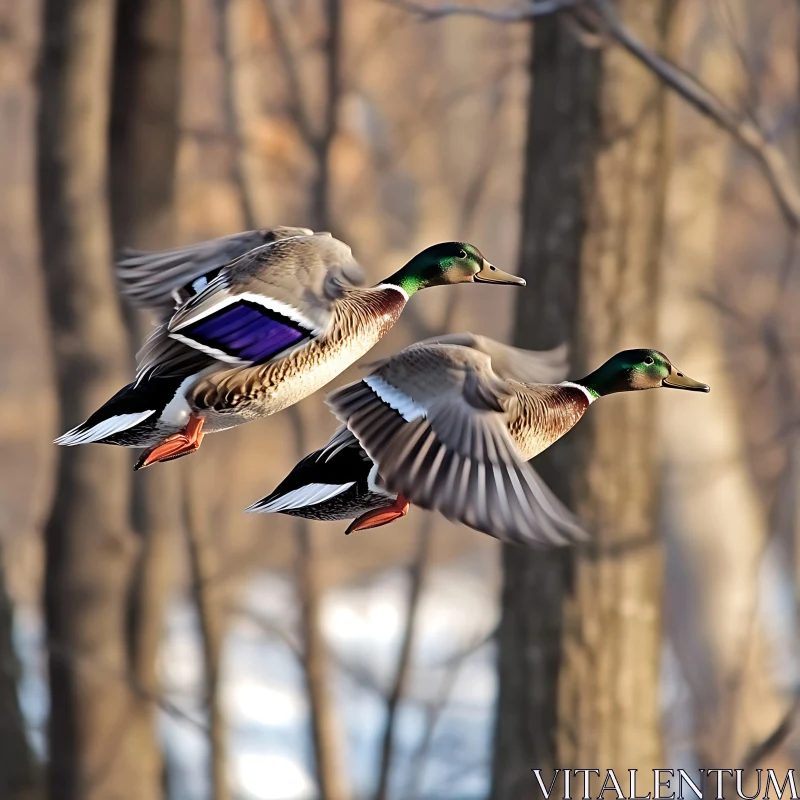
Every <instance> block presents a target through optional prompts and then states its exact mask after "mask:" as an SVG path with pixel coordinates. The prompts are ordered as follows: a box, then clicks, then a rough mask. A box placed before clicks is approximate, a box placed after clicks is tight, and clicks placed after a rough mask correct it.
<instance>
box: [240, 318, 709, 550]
mask: <svg viewBox="0 0 800 800" xmlns="http://www.w3.org/2000/svg"><path fill="white" fill-rule="evenodd" d="M564 356H565V354H564V351H563V350H559V351H550V352H543V353H536V352H531V351H525V350H520V349H518V348H514V347H510V346H508V345H504V344H500V343H499V342H495V341H493V340H491V339H488V338H486V337H483V336H475V335H473V334H469V333H464V334H453V335H449V336H443V337H439V338H437V339H432V340H426V341H424V342H419V343H417V344H414V345H411V346H410V347H407V348H406V349H405V350H403V351H401V352H400V353H398V354H397V355H395V356H392V357H391V358H388V359H385V360H384V361H381V362H379V363H378V364H377V365H375V366H374V368H373V369H372V370H371V372H370V374H369V375H367V376H366V377H365V378H363V379H362V380H360V381H357V382H356V383H352V384H350V385H348V386H345V387H344V388H342V389H339V390H337V391H335V392H333V393H332V394H331V395H330V397H329V398H328V400H327V402H328V404H329V405H330V406H331V408H332V410H333V412H334V414H336V416H337V417H338V418H339V420H340V421H341V422H342V427H340V428H339V429H338V430H337V431H336V433H335V434H334V435H333V437H332V438H331V440H330V441H329V442H328V444H326V445H325V447H323V448H322V449H321V450H318V451H316V452H315V453H312V454H310V455H309V456H306V458H304V459H303V460H302V461H300V463H299V464H297V466H296V467H295V468H294V469H293V470H292V472H291V473H290V474H289V475H288V476H287V477H286V478H285V479H284V481H283V482H282V483H281V484H280V485H279V486H278V487H277V489H276V490H275V491H274V492H273V493H272V494H270V495H268V496H267V497H265V498H263V499H262V500H260V501H258V502H257V503H255V504H254V505H252V506H250V508H248V509H247V510H248V511H257V512H280V513H284V514H290V515H293V516H299V517H306V518H310V519H324V520H333V519H336V520H338V519H354V521H353V522H352V523H351V525H350V526H349V528H348V529H347V531H346V532H347V533H350V532H351V531H355V530H364V529H367V528H375V527H378V526H380V525H386V524H388V523H389V522H393V521H394V520H396V519H399V518H401V517H403V516H405V514H406V513H407V512H408V509H409V506H410V505H411V504H414V505H418V506H420V507H422V508H426V509H432V510H436V511H440V512H441V513H442V514H444V516H446V517H447V518H449V519H451V520H455V521H458V522H462V523H464V524H465V525H468V526H469V527H471V528H474V529H476V530H479V531H482V532H483V533H487V534H489V535H491V536H495V537H496V538H498V539H501V540H503V541H506V542H514V543H518V544H526V545H534V546H536V545H538V546H554V545H566V544H572V543H574V542H577V541H581V540H582V539H583V538H585V535H584V532H583V529H582V527H581V526H580V524H579V523H578V522H577V520H576V519H575V517H574V516H573V515H572V514H571V513H570V512H569V511H568V510H567V509H566V507H565V506H564V505H563V504H562V503H561V502H560V501H559V500H558V499H557V498H556V497H555V495H553V493H552V492H551V491H550V489H549V488H548V487H547V486H546V485H545V484H544V483H543V482H542V480H541V479H540V478H539V477H538V475H537V474H536V473H535V472H534V470H533V469H532V468H531V467H530V466H529V465H528V464H527V463H526V462H527V461H528V460H530V459H531V458H533V457H534V456H536V455H538V454H539V453H541V452H542V451H543V450H545V449H547V448H548V447H549V446H550V445H551V444H553V443H554V442H555V441H557V440H558V439H560V438H561V437H562V436H563V435H564V434H565V433H567V431H569V430H570V429H571V428H572V427H573V426H574V425H575V424H576V423H577V422H578V421H579V420H580V419H581V418H582V417H583V415H584V413H585V412H586V410H587V409H588V408H589V406H590V405H591V404H592V403H594V402H595V400H597V399H599V398H600V397H604V396H606V395H609V394H613V393H615V392H627V391H635V390H640V389H655V388H659V387H668V388H674V389H687V390H690V391H701V392H708V391H709V387H708V386H707V385H706V384H704V383H699V382H698V381H695V380H693V379H692V378H689V377H687V376H686V375H684V374H683V373H681V372H679V371H678V370H677V369H676V368H675V367H674V366H673V365H672V363H671V362H670V360H669V359H668V358H667V357H666V356H665V355H664V354H663V353H661V352H659V351H658V350H646V349H641V350H625V351H623V352H621V353H617V354H616V355H615V356H613V357H612V358H610V359H609V360H608V361H607V362H606V363H605V364H603V365H602V366H601V367H600V368H599V369H597V370H595V371H594V372H592V373H590V374H589V375H587V376H586V377H585V378H581V379H579V380H576V381H561V382H558V383H556V382H551V381H558V380H559V379H561V378H563V377H564V374H565V369H564V366H565V364H564V361H565V358H564Z"/></svg>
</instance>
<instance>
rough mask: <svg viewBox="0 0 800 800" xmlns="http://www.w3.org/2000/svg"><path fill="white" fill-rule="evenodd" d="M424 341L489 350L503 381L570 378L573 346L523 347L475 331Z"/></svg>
mask: <svg viewBox="0 0 800 800" xmlns="http://www.w3.org/2000/svg"><path fill="white" fill-rule="evenodd" d="M420 344H456V345H461V346H462V347H470V348H472V349H473V350H477V351H478V352H480V353H485V354H486V355H487V356H489V358H490V359H491V360H492V370H493V372H494V373H495V374H496V375H497V376H498V377H499V378H502V379H503V380H512V381H519V382H520V383H558V382H559V381H563V380H565V379H566V377H567V373H568V370H569V364H568V356H569V348H568V347H567V345H565V344H562V345H560V346H559V347H554V348H553V349H552V350H523V349H522V348H520V347H512V346H511V345H509V344H503V343H502V342H497V341H495V340H494V339H490V338H489V337H488V336H479V335H477V334H475V333H468V332H465V333H446V334H443V335H441V336H434V337H432V338H430V339H425V340H424V341H423V342H420Z"/></svg>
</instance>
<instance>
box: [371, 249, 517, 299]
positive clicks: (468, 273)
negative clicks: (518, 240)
mask: <svg viewBox="0 0 800 800" xmlns="http://www.w3.org/2000/svg"><path fill="white" fill-rule="evenodd" d="M384 283H391V284H393V285H395V286H399V287H400V288H401V289H403V290H404V291H405V292H406V294H409V295H412V294H414V292H417V291H419V290H420V289H427V288H428V287H429V286H445V285H446V284H450V283H503V284H514V285H516V286H524V285H525V280H524V279H523V278H518V277H517V276H516V275H509V274H508V273H507V272H503V271H502V270H500V269H497V267H495V266H494V265H493V264H490V263H489V262H488V261H487V260H486V259H485V258H484V257H483V254H482V253H481V251H480V250H478V248H477V247H475V245H472V244H468V243H467V242H444V243H442V244H435V245H433V246H432V247H428V248H427V249H426V250H423V251H422V252H421V253H418V254H417V255H415V256H414V258H412V259H411V261H409V262H408V264H406V265H405V266H404V267H403V268H402V269H401V270H399V271H398V272H395V274H394V275H392V276H391V277H389V278H387V279H386V280H385V281H384Z"/></svg>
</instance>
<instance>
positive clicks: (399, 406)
mask: <svg viewBox="0 0 800 800" xmlns="http://www.w3.org/2000/svg"><path fill="white" fill-rule="evenodd" d="M364 383H366V384H367V386H369V388H370V389H372V391H373V392H375V394H376V395H378V397H380V399H381V400H383V402H384V403H386V405H388V406H389V407H390V408H393V409H394V410H395V411H397V412H398V413H399V414H400V415H401V416H402V417H403V419H404V420H405V421H406V422H413V421H414V420H415V419H419V418H420V417H423V418H424V417H427V416H428V411H427V409H426V408H425V407H424V406H421V405H420V404H419V403H416V402H414V400H412V399H411V398H410V397H409V396H408V395H406V394H403V392H401V391H400V390H399V389H397V388H395V387H394V386H392V385H391V384H390V383H387V382H386V381H385V380H384V379H383V378H381V377H380V376H378V375H368V376H367V377H366V378H364Z"/></svg>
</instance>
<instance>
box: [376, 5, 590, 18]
mask: <svg viewBox="0 0 800 800" xmlns="http://www.w3.org/2000/svg"><path fill="white" fill-rule="evenodd" d="M383 2H385V3H387V4H388V5H391V6H396V7H397V8H401V9H403V10H404V11H410V12H411V13H413V14H416V15H417V16H418V17H421V18H422V19H423V20H425V21H429V20H435V19H441V18H442V17H449V16H452V15H454V14H458V15H461V16H467V17H480V18H481V19H488V20H491V21H492V22H523V21H524V20H529V19H535V18H536V17H544V16H547V15H548V14H556V13H557V12H559V11H564V9H567V8H571V7H572V6H576V5H578V3H579V2H582V0H537V2H532V3H530V4H529V5H528V6H522V7H520V8H504V9H492V8H482V7H481V6H465V5H459V4H458V3H445V4H443V5H438V6H426V5H423V4H422V3H416V2H413V0H383Z"/></svg>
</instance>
